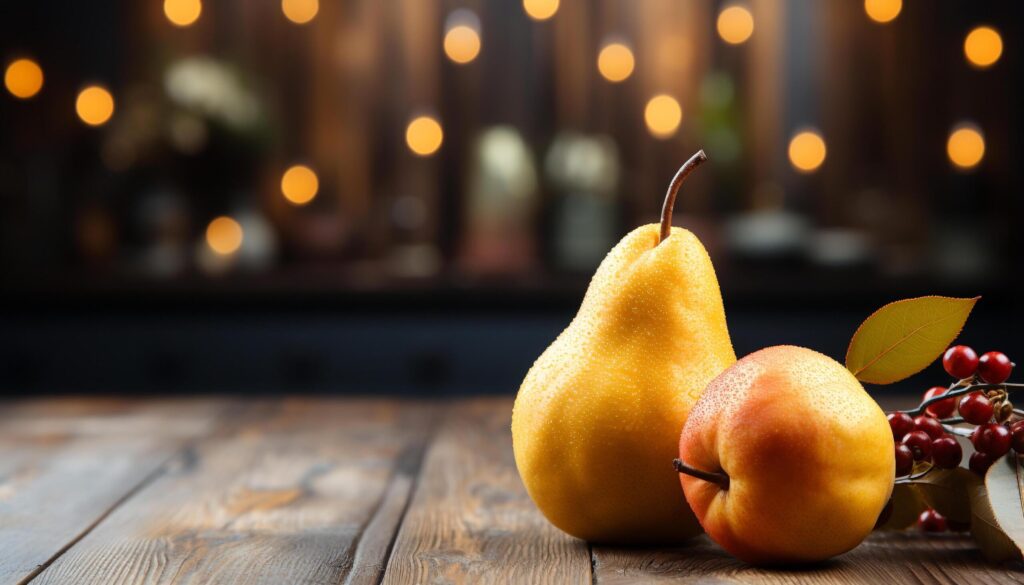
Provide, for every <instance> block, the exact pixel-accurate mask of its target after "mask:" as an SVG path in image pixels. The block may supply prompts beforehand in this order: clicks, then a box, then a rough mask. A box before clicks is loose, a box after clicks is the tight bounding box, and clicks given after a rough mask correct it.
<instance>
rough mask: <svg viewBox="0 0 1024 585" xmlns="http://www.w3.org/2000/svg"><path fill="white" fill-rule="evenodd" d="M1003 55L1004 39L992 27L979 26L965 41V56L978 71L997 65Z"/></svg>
mask: <svg viewBox="0 0 1024 585" xmlns="http://www.w3.org/2000/svg"><path fill="white" fill-rule="evenodd" d="M1002 54H1003V37H1001V36H999V32H998V31H997V30H996V29H994V28H992V27H990V26H979V27H976V28H975V29H974V30H972V31H971V32H969V33H968V34H967V38H965V39H964V55H965V56H966V57H967V61H968V62H969V63H970V64H971V65H973V66H975V67H977V68H978V69H985V68H987V67H991V66H993V65H995V64H996V61H998V60H999V57H1000V56H1001V55H1002Z"/></svg>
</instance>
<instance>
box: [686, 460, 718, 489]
mask: <svg viewBox="0 0 1024 585" xmlns="http://www.w3.org/2000/svg"><path fill="white" fill-rule="evenodd" d="M672 467H675V468H676V471H678V472H679V473H685V474H686V475H692V476H693V477H696V478H697V479H703V480H704V481H708V482H711V483H716V484H718V485H719V486H721V488H722V489H723V490H727V489H729V476H728V475H726V474H724V473H715V472H711V471H702V470H700V469H695V468H693V467H690V466H689V465H687V464H685V463H683V460H682V459H673V460H672Z"/></svg>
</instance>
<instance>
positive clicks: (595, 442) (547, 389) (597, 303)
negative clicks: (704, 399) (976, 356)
mask: <svg viewBox="0 0 1024 585" xmlns="http://www.w3.org/2000/svg"><path fill="white" fill-rule="evenodd" d="M658 238H659V226H657V225H653V224H651V225H645V226H641V227H639V228H637V229H635V230H633V231H632V232H630V233H629V234H627V235H626V236H625V237H624V238H623V239H622V241H620V242H619V243H618V245H616V246H615V248H614V249H612V251H611V252H609V253H608V256H607V257H606V258H605V259H604V261H603V262H602V263H601V266H600V267H599V268H598V269H597V273H596V274H595V275H594V278H593V280H592V281H591V283H590V288H589V289H588V290H587V294H586V296H585V297H584V299H583V304H582V306H581V307H580V310H579V313H578V314H577V315H576V317H575V318H574V319H573V321H572V323H571V324H570V325H569V327H568V328H567V329H566V330H565V331H564V332H562V334H561V335H560V336H559V337H558V339H556V340H555V342H554V343H553V344H551V346H550V347H548V349H547V350H546V351H545V352H544V353H543V355H541V356H540V358H538V359H537V361H536V362H535V363H534V365H533V367H532V368H531V369H530V372H529V373H528V374H527V375H526V379H525V380H524V381H523V384H522V386H521V387H520V389H519V395H518V396H517V397H516V403H515V407H514V409H513V412H512V444H513V450H514V452H515V459H516V466H517V467H518V468H519V474H520V476H521V477H522V479H523V483H524V484H525V485H526V489H527V491H528V492H529V494H530V497H531V498H533V501H534V502H535V503H536V504H537V507H538V508H540V510H541V512H542V513H543V514H544V515H545V516H546V517H547V518H548V520H550V521H551V523H552V524H554V525H555V526H557V527H558V528H560V529H562V530H564V531H565V532H568V533H569V534H571V535H573V536H576V537H578V538H582V539H585V540H588V541H592V542H602V543H619V544H641V543H674V542H680V541H683V540H685V539H687V538H689V537H692V536H695V535H697V534H699V533H700V526H699V525H698V523H697V520H696V518H694V516H693V513H692V512H691V511H690V509H689V508H688V507H687V505H686V502H685V501H684V500H683V498H682V497H680V493H679V483H678V481H679V480H677V479H676V475H677V473H676V472H675V470H673V469H672V459H674V458H675V457H676V455H677V448H678V441H679V430H680V429H681V428H682V427H683V423H684V422H685V421H686V418H687V415H688V414H689V412H690V409H691V408H692V407H693V404H694V403H695V402H696V401H697V398H698V397H699V396H700V393H701V392H702V391H703V390H704V387H705V386H706V385H707V383H708V382H709V381H710V380H711V379H712V378H714V377H715V376H717V375H718V374H719V373H721V372H722V371H723V370H724V369H725V368H727V367H729V366H730V365H732V364H733V363H734V362H735V361H736V354H735V353H734V352H733V349H732V342H731V341H730V340H729V331H728V329H727V328H726V322H725V311H724V308H723V305H722V296H721V293H720V292H719V288H718V279H717V277H716V276H715V271H714V267H713V266H712V264H711V259H710V258H709V257H708V254H707V252H706V251H705V249H704V246H703V245H701V243H700V241H699V240H698V239H697V237H696V236H694V235H693V234H692V233H690V232H689V231H687V230H684V229H680V228H672V233H671V235H670V236H669V237H668V238H667V239H665V240H664V241H663V242H661V243H660V244H659V243H658ZM887 428H888V427H887ZM886 432H889V431H888V430H887V431H886ZM890 434H891V433H890ZM890 451H891V449H890ZM888 457H889V459H892V454H891V452H890V453H888Z"/></svg>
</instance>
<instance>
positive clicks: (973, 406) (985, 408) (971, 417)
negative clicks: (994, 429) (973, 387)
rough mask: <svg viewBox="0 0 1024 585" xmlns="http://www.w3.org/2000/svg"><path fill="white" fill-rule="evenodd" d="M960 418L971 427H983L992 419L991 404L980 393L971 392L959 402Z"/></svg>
mask: <svg viewBox="0 0 1024 585" xmlns="http://www.w3.org/2000/svg"><path fill="white" fill-rule="evenodd" d="M960 416H962V417H964V420H965V421H967V422H969V423H971V424H972V425H983V424H985V423H987V422H988V421H989V420H991V419H992V402H991V401H989V399H988V398H985V395H984V394H982V393H981V392H971V393H970V394H968V395H967V396H964V397H963V398H962V399H961V400H960Z"/></svg>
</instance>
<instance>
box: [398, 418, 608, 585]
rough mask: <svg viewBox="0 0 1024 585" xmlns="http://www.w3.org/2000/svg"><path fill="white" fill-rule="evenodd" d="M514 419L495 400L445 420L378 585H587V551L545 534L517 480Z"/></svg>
mask: <svg viewBox="0 0 1024 585" xmlns="http://www.w3.org/2000/svg"><path fill="white" fill-rule="evenodd" d="M511 413H512V402H511V401H510V400H508V399H498V400H494V399H491V400H475V401H470V402H464V403H460V404H458V405H457V406H455V407H453V409H452V410H451V411H450V412H449V413H448V414H447V416H446V417H445V419H444V420H443V422H442V423H441V426H440V428H439V429H438V431H437V435H436V437H435V439H434V441H433V442H432V443H431V445H430V447H429V449H428V451H427V455H426V457H425V460H424V462H423V469H422V472H421V473H420V478H419V482H418V485H417V486H416V492H415V495H414V496H413V500H412V502H411V503H410V504H409V510H408V512H407V513H406V515H405V519H404V520H403V522H402V526H401V529H400V530H399V532H398V536H397V538H396V541H395V545H394V550H393V552H392V555H391V559H390V561H389V563H388V568H387V573H386V574H385V576H384V581H383V583H385V584H402V585H404V584H407V583H559V584H561V583H580V584H589V583H591V578H590V555H589V553H588V548H587V545H586V543H584V542H583V541H580V540H577V539H574V538H572V537H570V536H568V535H566V534H563V533H562V532H560V531H558V530H557V529H556V528H554V527H553V526H551V524H549V523H548V522H547V521H546V520H545V519H544V518H543V517H542V516H541V515H540V513H539V512H538V511H537V509H536V507H534V505H533V503H532V502H531V501H530V499H529V497H528V496H527V494H526V490H525V488H523V485H522V482H521V481H520V480H519V474H518V473H517V472H516V468H515V465H514V462H513V458H512V445H511V433H510V430H509V427H510V417H511Z"/></svg>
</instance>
